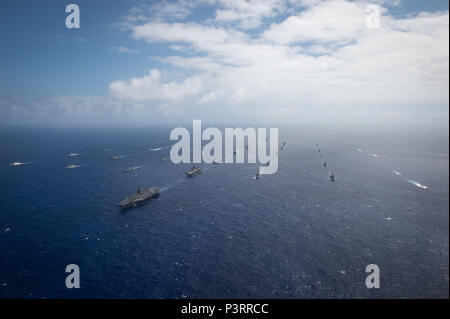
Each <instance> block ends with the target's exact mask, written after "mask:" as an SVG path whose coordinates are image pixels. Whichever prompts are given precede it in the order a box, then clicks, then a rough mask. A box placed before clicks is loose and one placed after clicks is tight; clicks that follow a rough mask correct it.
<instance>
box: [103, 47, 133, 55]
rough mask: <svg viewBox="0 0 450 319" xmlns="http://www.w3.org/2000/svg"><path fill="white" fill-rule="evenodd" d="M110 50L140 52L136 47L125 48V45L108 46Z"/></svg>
mask: <svg viewBox="0 0 450 319" xmlns="http://www.w3.org/2000/svg"><path fill="white" fill-rule="evenodd" d="M109 49H110V50H113V51H116V52H117V53H130V54H137V53H140V52H141V51H139V50H137V49H131V48H127V47H110V48H109Z"/></svg>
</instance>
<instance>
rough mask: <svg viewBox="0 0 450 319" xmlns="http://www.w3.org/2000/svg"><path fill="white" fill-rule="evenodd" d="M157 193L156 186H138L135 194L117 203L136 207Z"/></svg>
mask: <svg viewBox="0 0 450 319" xmlns="http://www.w3.org/2000/svg"><path fill="white" fill-rule="evenodd" d="M158 195H159V188H157V187H152V188H149V189H142V188H141V187H140V186H139V189H138V190H137V192H136V194H133V195H130V196H128V197H127V198H125V199H124V200H123V201H121V202H120V203H119V204H117V205H118V206H120V207H122V208H128V207H136V206H137V205H139V204H142V203H144V202H146V201H147V200H149V199H152V198H153V197H156V196H158Z"/></svg>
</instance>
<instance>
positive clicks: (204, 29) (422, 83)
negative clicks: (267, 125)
mask: <svg viewBox="0 0 450 319" xmlns="http://www.w3.org/2000/svg"><path fill="white" fill-rule="evenodd" d="M140 3H141V5H140V6H137V7H134V8H132V9H131V10H130V12H129V15H128V16H127V17H126V23H124V24H122V27H124V28H126V30H128V31H129V34H130V35H131V37H132V38H133V39H134V40H136V41H140V42H144V43H147V44H148V48H149V50H148V55H149V56H150V58H151V60H150V61H152V62H155V64H156V66H154V67H153V68H152V69H151V70H150V71H149V69H150V68H151V67H148V66H147V65H146V66H143V69H142V73H140V74H136V76H135V77H132V78H129V79H126V78H125V79H123V78H122V79H112V82H111V83H110V84H109V97H105V98H103V100H102V99H101V98H93V97H91V98H87V99H86V100H83V99H81V98H75V97H72V98H66V100H63V101H54V100H53V101H47V102H46V103H41V108H42V109H45V107H46V105H55V104H59V105H61V107H62V108H63V109H66V110H71V112H72V111H76V110H78V111H79V112H81V111H82V110H83V109H84V110H86V111H88V110H89V109H90V108H91V111H93V112H95V111H97V110H104V108H105V107H104V106H106V107H109V108H111V109H113V110H115V112H117V113H120V112H128V113H129V114H131V113H132V112H133V113H134V114H144V113H145V112H149V110H151V113H152V114H161V115H170V116H174V115H178V116H183V115H186V114H189V115H190V116H195V115H197V116H203V117H205V116H206V117H209V116H210V117H211V118H212V119H213V120H226V119H228V118H232V117H236V116H238V117H239V116H243V115H245V116H251V117H252V119H257V118H261V119H269V120H274V121H275V120H288V121H297V120H303V119H314V118H316V119H317V118H319V119H320V118H324V117H328V118H331V119H333V120H335V121H338V120H342V121H348V120H349V119H352V120H357V121H365V120H368V119H370V120H372V119H377V120H379V121H384V120H386V119H390V120H391V121H398V120H402V118H406V117H414V116H415V117H416V118H417V120H421V119H424V118H425V117H427V116H428V117H430V118H436V114H439V116H442V114H448V89H449V75H448V74H449V49H448V47H449V13H448V11H446V12H422V13H408V12H406V13H405V14H404V15H402V16H401V17H399V16H393V15H391V14H390V12H389V8H390V7H391V6H399V5H401V3H400V2H399V1H397V0H391V1H389V0H378V1H376V2H375V3H378V5H380V7H379V9H380V10H379V12H380V27H379V28H369V27H368V26H367V23H366V21H367V15H368V12H367V11H366V8H367V5H368V4H369V3H374V2H372V1H370V2H369V1H365V0H361V1H346V0H329V1H319V0H249V1H244V0H235V1H233V0H197V1H183V0H176V1H162V2H158V3H154V2H151V3H150V2H140ZM154 6H157V8H158V10H152V8H153V9H155V8H156V7H154ZM201 7H205V8H208V9H210V10H207V11H202V12H201V13H202V14H204V13H205V12H208V13H209V16H208V17H204V18H203V19H199V18H198V17H197V18H195V17H196V16H195V14H194V13H195V10H197V9H199V8H201ZM211 9H212V10H211ZM200 16H201V14H200ZM194 18H195V19H194ZM194 20H195V21H194ZM154 45H157V46H158V48H161V47H165V48H166V49H167V50H165V51H164V50H158V51H156V52H163V53H161V55H158V56H155V54H154V52H155V51H154V50H152V48H153V46H154ZM111 49H112V48H111ZM112 50H115V51H117V52H122V53H133V50H132V49H127V48H124V47H114V49H112ZM130 50H131V51H130ZM141 53H143V54H145V53H146V52H145V50H144V49H142V52H141ZM2 103H3V104H2ZM10 104H11V103H10ZM5 105H6V104H5V103H4V102H2V100H0V107H1V108H3V109H5ZM14 105H17V103H15V104H14ZM70 105H73V107H72V106H70ZM77 105H78V106H77ZM94 105H102V106H101V107H98V108H97V107H94ZM48 107H49V109H53V111H54V110H58V108H57V107H56V108H55V107H53V106H48ZM94 109H95V110H94ZM78 111H77V112H78ZM58 112H62V110H59V111H58Z"/></svg>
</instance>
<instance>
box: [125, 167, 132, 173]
mask: <svg viewBox="0 0 450 319" xmlns="http://www.w3.org/2000/svg"><path fill="white" fill-rule="evenodd" d="M132 170H133V168H132V167H128V168H126V169H124V170H123V171H124V172H125V173H127V172H131V171H132Z"/></svg>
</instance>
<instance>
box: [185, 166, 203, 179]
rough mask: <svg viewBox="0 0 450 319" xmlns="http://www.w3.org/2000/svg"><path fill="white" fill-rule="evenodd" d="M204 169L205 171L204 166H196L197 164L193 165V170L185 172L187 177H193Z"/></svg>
mask: <svg viewBox="0 0 450 319" xmlns="http://www.w3.org/2000/svg"><path fill="white" fill-rule="evenodd" d="M202 171H203V168H201V167H195V165H194V166H192V168H191V170H189V171H187V172H185V173H184V174H185V175H186V176H187V177H192V176H195V175H197V174H200V173H201V172H202Z"/></svg>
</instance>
